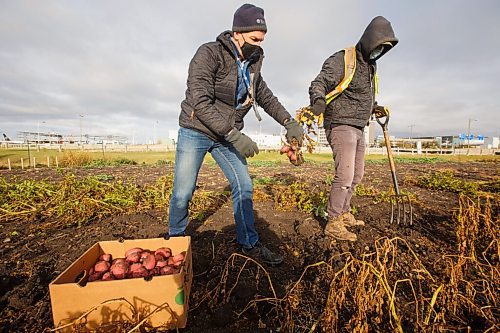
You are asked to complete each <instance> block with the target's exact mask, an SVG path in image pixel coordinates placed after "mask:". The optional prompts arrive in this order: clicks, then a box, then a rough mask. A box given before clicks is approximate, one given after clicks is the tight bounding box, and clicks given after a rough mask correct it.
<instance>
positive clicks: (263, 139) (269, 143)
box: [247, 134, 281, 148]
mask: <svg viewBox="0 0 500 333" xmlns="http://www.w3.org/2000/svg"><path fill="white" fill-rule="evenodd" d="M247 135H248V136H249V137H250V138H251V139H252V140H253V141H255V143H256V144H257V146H258V147H262V148H279V147H280V146H281V137H280V136H279V135H271V134H247Z"/></svg>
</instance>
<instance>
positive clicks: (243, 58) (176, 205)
mask: <svg viewBox="0 0 500 333" xmlns="http://www.w3.org/2000/svg"><path fill="white" fill-rule="evenodd" d="M266 32H267V25H266V20H265V18H264V10H263V9H262V8H259V7H256V6H254V5H251V4H244V5H243V6H241V7H240V8H238V9H237V10H236V12H235V14H234V18H233V28H232V31H225V32H223V33H221V34H220V35H219V36H218V37H217V39H216V41H214V42H209V43H205V44H203V45H201V46H200V47H199V48H198V50H197V52H196V54H195V55H194V57H193V59H192V60H191V63H190V65H189V73H188V80H187V90H186V98H185V99H184V101H183V102H182V104H181V109H182V110H181V114H180V117H179V125H180V130H179V136H178V142H177V149H176V157H175V169H174V188H173V192H172V197H171V199H170V206H169V232H168V234H167V236H168V237H172V236H177V235H184V233H185V230H186V227H187V225H188V205H189V202H190V200H191V198H192V195H193V192H194V189H195V185H196V180H197V177H198V173H199V170H200V167H201V165H202V162H203V159H204V157H205V155H206V154H207V153H210V154H211V155H212V157H213V158H214V160H215V161H216V163H217V164H218V165H219V167H220V168H221V169H222V172H223V173H224V175H225V176H226V178H227V179H228V180H229V183H230V185H231V193H232V204H233V212H234V219H235V222H236V240H237V241H238V243H239V244H240V245H241V247H242V252H243V253H244V254H247V255H249V256H252V257H254V258H256V259H258V260H261V261H262V262H264V263H267V264H271V265H273V264H279V263H281V262H282V260H283V258H282V257H281V256H280V255H278V254H276V253H273V252H272V251H271V250H269V249H268V248H267V247H266V246H264V244H262V243H261V242H260V240H259V235H258V233H257V231H256V229H255V226H254V213H253V200H252V194H253V185H252V180H251V179H250V176H249V174H248V166H247V161H246V158H248V157H252V156H254V155H255V154H258V153H259V149H258V147H257V144H256V143H255V142H253V141H252V139H250V138H249V137H248V136H246V135H245V134H243V133H242V132H241V130H242V129H243V126H244V121H243V120H244V117H245V115H246V114H247V113H248V112H249V111H250V110H251V109H253V111H254V112H255V115H256V116H257V118H258V119H259V120H260V115H259V113H258V110H257V108H256V104H258V105H259V106H260V107H262V108H263V109H264V111H265V112H266V113H268V114H269V115H270V116H271V117H272V118H274V119H275V120H276V121H277V122H278V123H280V124H281V125H283V126H284V127H285V128H286V138H287V140H288V141H289V142H290V141H291V140H292V138H295V139H297V140H298V142H299V143H301V142H302V136H303V129H302V127H301V126H300V125H299V124H298V122H297V121H295V119H293V117H292V116H291V115H290V114H289V113H288V112H287V111H286V110H285V108H284V107H283V105H281V103H280V102H279V101H278V99H277V98H276V97H275V96H274V95H273V93H272V91H271V90H270V89H269V88H268V86H267V84H266V82H265V81H264V78H263V77H262V75H261V72H260V70H261V67H262V61H263V59H264V54H263V51H262V48H261V47H260V45H261V43H262V42H263V41H264V37H265V35H266Z"/></svg>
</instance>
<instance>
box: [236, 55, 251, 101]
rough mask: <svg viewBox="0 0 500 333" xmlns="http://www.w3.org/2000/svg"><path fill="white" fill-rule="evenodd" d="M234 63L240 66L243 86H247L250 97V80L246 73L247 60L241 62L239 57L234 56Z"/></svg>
mask: <svg viewBox="0 0 500 333" xmlns="http://www.w3.org/2000/svg"><path fill="white" fill-rule="evenodd" d="M236 63H237V64H238V66H239V67H240V70H241V75H242V76H243V82H244V83H245V87H247V92H248V94H249V95H250V98H252V94H251V92H250V80H249V78H248V77H249V75H247V73H248V66H249V65H250V64H249V63H248V61H245V63H243V62H241V60H240V58H239V57H236Z"/></svg>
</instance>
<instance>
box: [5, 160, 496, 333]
mask: <svg viewBox="0 0 500 333" xmlns="http://www.w3.org/2000/svg"><path fill="white" fill-rule="evenodd" d="M440 169H452V170H454V171H455V172H457V174H459V175H461V177H462V178H463V179H469V180H471V181H477V180H491V179H498V164H496V163H438V164H400V165H398V176H399V179H400V183H401V184H403V180H404V179H405V177H407V176H411V177H416V176H418V175H423V174H426V173H428V172H430V171H432V170H440ZM65 172H72V173H74V174H75V175H77V176H79V177H82V176H85V175H95V174H106V175H111V176H113V177H114V179H127V180H128V181H131V180H133V181H135V182H137V183H138V184H152V183H154V182H155V181H156V180H157V179H158V178H159V177H160V176H163V175H166V174H168V173H172V167H171V166H165V167H146V166H123V167H106V168H100V169H75V170H67V171H65ZM250 174H251V175H252V177H254V178H256V179H261V178H263V177H273V179H288V181H289V180H291V179H292V180H293V179H296V180H299V181H301V182H305V183H307V184H308V186H310V187H311V188H315V189H317V190H325V191H328V189H329V184H327V183H328V182H327V181H325V180H326V179H328V177H331V176H333V171H332V166H331V165H329V164H309V163H306V164H304V165H303V166H302V167H298V168H297V167H294V166H291V165H286V164H283V165H270V166H250ZM0 177H5V178H6V179H12V178H13V177H17V178H21V179H24V178H29V179H39V180H41V179H46V180H50V181H53V182H58V181H60V180H61V179H62V178H63V177H64V172H57V171H55V170H47V169H38V170H30V171H20V170H18V171H6V170H1V171H0ZM330 179H331V178H330ZM391 184H392V183H391V180H390V173H389V171H388V168H387V166H386V165H385V164H367V166H366V173H365V178H364V180H363V185H365V186H373V187H374V188H377V189H381V190H388V189H389V188H390V187H391V186H392V185H391ZM198 185H199V187H200V188H203V189H205V190H211V191H220V192H222V191H224V190H227V189H228V184H227V181H226V180H225V178H224V176H223V174H222V173H221V171H220V170H219V169H218V168H217V167H216V166H207V165H204V166H203V168H202V170H201V173H200V177H199V182H198ZM259 186H261V187H265V185H259V184H258V182H256V188H259ZM401 187H402V188H404V189H405V190H407V191H408V192H411V193H414V194H415V195H416V196H417V198H418V203H417V204H415V205H414V220H413V225H412V226H409V225H397V224H390V223H389V215H390V206H389V204H388V203H386V202H382V203H378V204H374V203H373V199H372V198H371V197H369V196H363V197H360V196H356V197H354V198H353V201H352V204H353V206H354V207H355V209H356V211H357V218H359V219H362V220H364V221H365V222H366V226H364V227H356V228H354V229H352V230H354V231H355V232H356V233H357V235H358V241H357V242H355V243H347V242H337V241H331V240H330V239H328V238H325V237H324V236H323V232H322V230H323V227H324V225H325V221H323V220H322V219H320V218H317V217H315V216H314V215H313V214H306V213H303V212H301V211H298V210H292V211H279V210H276V209H274V203H273V202H272V201H271V200H258V201H256V202H255V204H254V210H255V217H256V222H255V224H256V226H257V229H258V231H259V233H260V235H261V239H262V242H263V243H265V244H267V245H268V246H269V248H271V249H272V250H274V251H278V252H280V253H281V254H282V255H283V256H284V258H285V261H284V263H283V264H282V265H280V266H278V267H266V270H267V272H268V273H269V274H270V277H271V280H272V283H273V286H274V288H275V291H276V293H277V296H278V297H282V296H283V295H284V294H285V292H286V290H287V288H289V287H290V286H291V285H292V284H293V283H294V282H296V281H297V280H298V279H299V277H300V276H301V274H302V272H303V270H304V268H305V267H306V266H307V265H309V264H313V263H316V262H319V261H322V260H328V259H330V258H331V257H332V256H333V255H335V254H338V253H343V252H347V251H349V252H351V253H353V254H354V255H360V254H362V253H364V252H365V251H367V250H370V249H373V244H374V242H375V240H376V239H378V238H380V237H384V236H385V237H389V238H392V237H401V238H402V239H404V240H405V241H406V242H407V243H408V244H409V245H410V246H411V247H412V248H413V249H414V250H415V251H416V252H417V253H418V254H419V255H420V259H421V260H422V262H423V264H424V265H425V266H426V267H427V269H428V270H429V271H431V272H432V271H433V265H434V263H435V262H436V260H437V259H439V258H440V257H441V256H442V255H443V254H445V253H453V252H455V251H456V247H457V244H456V240H455V234H454V226H453V213H454V211H455V210H456V209H457V207H458V195H457V194H456V193H451V192H446V191H433V190H428V189H424V188H421V187H417V186H407V185H401ZM219 206H220V207H218V209H216V210H215V212H214V213H212V214H211V215H210V216H207V217H205V218H204V219H203V220H202V221H196V222H193V223H192V224H190V226H189V228H188V234H189V235H191V236H192V250H193V267H194V279H193V285H192V293H191V299H190V305H191V308H192V310H191V311H190V312H189V316H188V324H187V327H186V328H185V329H183V330H182V332H214V333H215V332H277V330H276V329H278V327H279V322H278V320H277V319H276V318H277V316H278V314H276V313H275V309H276V308H275V307H273V306H272V305H271V304H265V303H264V302H263V303H261V305H259V307H251V308H250V309H249V310H248V311H246V312H245V313H243V314H242V315H241V316H239V317H238V315H237V314H238V313H239V312H241V311H242V310H243V309H244V308H245V306H246V305H247V304H248V303H249V302H250V301H251V300H252V299H254V298H255V297H256V296H257V295H260V296H266V295H267V296H270V295H271V293H270V288H269V285H268V283H267V282H266V278H265V276H264V275H262V272H260V281H258V282H256V280H255V274H257V272H256V267H255V266H249V267H248V269H246V270H245V272H244V274H242V275H241V279H240V281H239V284H238V285H237V287H236V288H235V289H234V290H233V293H232V294H231V295H230V298H229V302H227V303H225V302H210V300H204V296H205V295H206V294H207V292H209V291H211V290H212V289H213V288H214V287H215V286H216V285H217V283H218V282H219V280H220V276H221V273H222V271H223V269H224V266H225V264H226V260H227V258H228V257H229V256H230V255H231V254H232V253H234V252H238V251H239V248H238V246H237V244H236V243H235V241H234V239H235V225H234V220H233V217H232V208H231V202H230V201H222V202H220V205H219ZM166 223H167V217H166V210H150V211H147V212H142V213H137V214H131V215H120V216H109V217H107V218H105V219H102V220H101V221H99V222H94V223H92V224H90V225H85V226H82V227H79V228H77V227H68V228H63V229H46V230H42V231H41V230H40V229H39V228H38V226H37V224H36V223H34V224H32V225H26V224H21V223H19V224H18V223H3V222H2V224H1V226H0V332H42V331H44V330H46V329H48V328H53V323H52V317H51V316H52V314H51V307H50V298H49V293H48V284H49V283H50V281H52V280H53V279H54V278H55V277H56V276H57V275H58V274H60V273H61V272H62V271H63V270H64V269H65V268H66V267H68V266H69V265H70V264H71V263H72V262H73V261H74V260H75V259H76V258H77V257H79V256H80V255H81V254H82V253H83V252H84V251H85V250H86V249H88V248H89V247H90V246H91V245H93V244H94V243H95V242H97V241H104V240H116V239H119V238H125V239H131V238H137V239H139V238H154V237H158V236H159V235H162V234H163V233H165V231H166V230H167V225H166ZM308 278H311V279H312V280H314V276H312V277H310V276H308ZM304 295H307V294H304ZM308 295H309V297H311V300H310V301H311V303H314V301H315V300H314V294H308ZM212 301H213V300H212ZM318 301H319V300H318ZM463 326H470V327H471V328H472V331H478V332H479V331H483V330H485V329H487V328H488V327H489V326H487V325H486V324H485V323H484V322H474V318H470V322H467V323H464V324H463ZM386 328H387V326H386ZM373 330H374V331H376V330H377V329H375V328H373ZM301 331H303V330H301Z"/></svg>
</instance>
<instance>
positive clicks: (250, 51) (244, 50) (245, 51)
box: [241, 41, 262, 60]
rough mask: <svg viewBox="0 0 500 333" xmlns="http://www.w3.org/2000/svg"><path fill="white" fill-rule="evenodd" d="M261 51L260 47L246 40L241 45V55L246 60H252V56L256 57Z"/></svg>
mask: <svg viewBox="0 0 500 333" xmlns="http://www.w3.org/2000/svg"><path fill="white" fill-rule="evenodd" d="M261 53H262V48H261V47H260V46H259V45H253V44H250V43H247V42H246V41H245V42H244V43H243V45H242V46H241V55H242V56H243V58H245V59H246V60H252V59H253V58H254V57H255V58H258V57H259V56H260V55H261Z"/></svg>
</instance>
